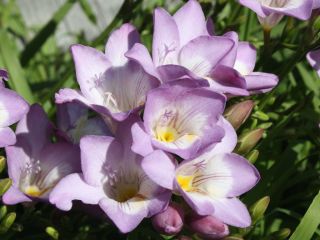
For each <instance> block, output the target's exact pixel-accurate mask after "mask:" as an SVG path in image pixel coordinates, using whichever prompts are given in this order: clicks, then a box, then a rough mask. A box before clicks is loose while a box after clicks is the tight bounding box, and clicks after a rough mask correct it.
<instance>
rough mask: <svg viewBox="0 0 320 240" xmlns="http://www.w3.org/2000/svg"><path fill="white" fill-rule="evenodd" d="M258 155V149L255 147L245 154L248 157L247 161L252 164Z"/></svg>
mask: <svg viewBox="0 0 320 240" xmlns="http://www.w3.org/2000/svg"><path fill="white" fill-rule="evenodd" d="M258 157H259V151H258V150H256V149H255V150H252V151H251V152H249V153H248V154H247V155H246V159H248V160H249V162H251V163H252V164H254V163H255V162H256V161H257V159H258Z"/></svg>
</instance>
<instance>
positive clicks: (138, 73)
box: [56, 24, 159, 121]
mask: <svg viewBox="0 0 320 240" xmlns="http://www.w3.org/2000/svg"><path fill="white" fill-rule="evenodd" d="M139 41H140V40H139V34H138V32H137V31H136V29H135V28H134V27H133V26H132V25H130V24H124V25H122V26H121V27H120V28H119V29H118V30H116V31H114V32H113V33H112V34H111V36H110V37H109V39H108V41H107V44H106V50H105V54H104V53H101V52H100V51H98V50H96V49H93V48H91V47H87V46H82V45H73V46H72V47H71V52H72V56H73V59H74V62H75V68H76V75H77V81H78V83H79V85H80V89H81V93H80V92H78V91H76V90H73V89H62V90H60V91H59V93H57V94H56V102H57V103H64V102H71V101H79V102H81V103H83V104H85V105H87V106H88V107H90V108H92V109H93V110H95V111H97V112H98V113H100V114H102V115H103V116H110V117H112V118H113V119H115V120H117V121H123V120H124V119H126V118H127V117H128V116H129V114H130V113H131V112H134V111H137V110H140V109H141V107H142V106H143V104H144V102H145V98H146V94H147V92H148V91H149V90H150V89H152V88H154V87H157V86H158V84H159V82H158V80H157V79H156V78H154V77H153V76H151V75H149V74H147V73H146V72H145V71H144V70H143V68H142V67H141V66H140V65H139V64H137V63H136V62H134V61H130V60H128V59H127V58H126V57H125V53H126V52H127V51H128V50H129V49H131V47H132V46H133V45H134V44H135V43H137V42H139Z"/></svg>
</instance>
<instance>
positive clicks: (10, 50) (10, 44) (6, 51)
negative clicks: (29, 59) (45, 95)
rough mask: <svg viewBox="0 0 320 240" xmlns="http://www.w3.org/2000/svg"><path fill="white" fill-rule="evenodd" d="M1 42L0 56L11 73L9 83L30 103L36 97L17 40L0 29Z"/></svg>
mask: <svg viewBox="0 0 320 240" xmlns="http://www.w3.org/2000/svg"><path fill="white" fill-rule="evenodd" d="M0 43H1V44H0V58H1V60H2V62H3V64H4V67H5V68H6V69H7V71H8V73H9V85H10V86H11V88H12V89H13V90H16V91H17V92H18V93H19V94H20V95H21V96H22V97H24V98H25V99H26V100H27V101H28V102H29V103H33V102H34V97H33V95H32V93H31V90H30V87H29V84H28V81H27V79H26V78H25V73H24V71H23V69H22V67H21V65H20V62H19V58H18V52H17V47H16V46H15V42H14V41H12V40H11V39H10V38H9V36H8V33H7V32H6V31H5V30H3V29H0Z"/></svg>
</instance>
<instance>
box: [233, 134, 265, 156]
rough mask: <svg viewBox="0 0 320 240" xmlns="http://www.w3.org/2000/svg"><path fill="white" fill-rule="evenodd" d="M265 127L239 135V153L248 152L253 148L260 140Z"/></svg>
mask: <svg viewBox="0 0 320 240" xmlns="http://www.w3.org/2000/svg"><path fill="white" fill-rule="evenodd" d="M263 133H264V129H261V128H258V129H255V130H253V131H250V132H247V133H245V134H243V135H241V136H240V137H239V141H238V146H237V152H238V153H239V154H246V153H248V152H249V151H250V150H251V149H253V148H254V147H255V146H256V144H257V143H258V142H259V140H260V139H261V138H262V135H263Z"/></svg>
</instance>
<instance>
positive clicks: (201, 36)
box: [126, 0, 248, 95]
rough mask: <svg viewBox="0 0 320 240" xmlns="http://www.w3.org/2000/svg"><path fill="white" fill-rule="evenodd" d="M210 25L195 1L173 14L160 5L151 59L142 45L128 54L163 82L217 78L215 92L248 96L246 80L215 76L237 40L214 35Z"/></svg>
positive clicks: (155, 17) (157, 11)
mask: <svg viewBox="0 0 320 240" xmlns="http://www.w3.org/2000/svg"><path fill="white" fill-rule="evenodd" d="M209 23H210V22H209ZM208 25H210V24H208V23H207V22H206V20H205V16H204V13H203V11H202V9H201V6H200V4H199V3H198V2H197V1H195V0H189V1H188V2H187V3H186V4H185V5H184V6H182V7H181V8H180V9H179V10H178V11H177V12H176V13H175V14H174V15H173V16H171V15H169V13H167V12H166V11H165V10H164V9H161V8H158V9H156V10H155V12H154V33H153V43H152V59H151V57H150V55H149V53H148V50H147V49H146V48H145V46H143V45H141V44H135V46H134V47H133V48H132V49H131V50H130V51H129V52H128V53H127V54H126V56H128V57H129V58H131V59H133V60H135V61H137V62H139V63H140V64H141V65H142V66H143V67H144V69H146V71H149V73H150V74H153V75H155V76H156V77H160V79H161V80H162V81H163V82H168V81H172V80H177V79H181V78H185V77H189V78H192V79H201V80H204V79H209V80H210V81H215V85H214V86H212V88H213V89H214V90H216V91H219V92H223V93H232V94H234V95H248V92H247V90H246V86H245V83H244V84H242V83H238V82H231V81H229V80H228V79H226V78H224V79H216V78H213V77H212V72H213V70H214V69H215V67H216V66H217V65H218V64H219V62H220V61H221V60H222V59H223V58H225V57H226V55H228V54H229V52H230V51H231V49H232V48H233V47H234V44H235V43H234V41H233V39H231V38H229V37H227V36H212V35H211V34H212V33H211V31H210V30H208V29H209V28H208ZM150 69H151V70H150Z"/></svg>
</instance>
